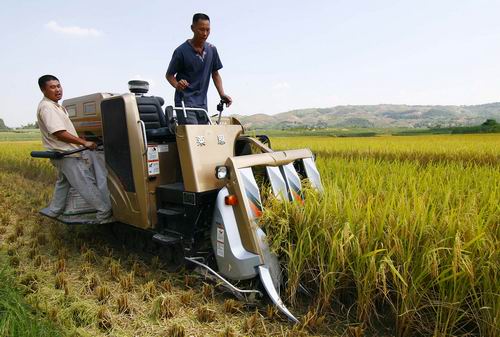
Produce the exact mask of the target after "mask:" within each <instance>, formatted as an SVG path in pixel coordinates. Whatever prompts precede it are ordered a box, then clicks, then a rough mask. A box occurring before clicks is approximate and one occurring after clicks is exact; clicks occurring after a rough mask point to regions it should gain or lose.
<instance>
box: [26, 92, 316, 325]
mask: <svg viewBox="0 0 500 337" xmlns="http://www.w3.org/2000/svg"><path fill="white" fill-rule="evenodd" d="M129 84H130V83H129ZM134 84H135V87H134V86H132V88H131V91H133V92H132V93H126V94H121V95H115V94H108V93H96V94H92V95H86V96H81V97H76V98H72V99H68V100H65V101H64V102H63V105H64V106H65V108H66V109H67V111H68V114H69V116H70V118H71V120H72V122H73V124H74V125H75V128H76V130H77V132H78V133H79V136H82V137H85V138H86V139H89V140H95V141H99V142H102V144H103V151H102V152H101V153H100V155H101V156H102V157H104V158H103V160H104V161H105V164H106V169H107V181H108V188H109V191H110V197H111V203H112V208H113V218H114V220H116V223H115V224H113V225H112V226H114V228H117V230H118V231H120V227H119V226H120V224H127V225H129V226H132V227H135V228H137V229H139V230H141V231H142V232H143V233H146V235H147V236H149V237H150V238H151V240H152V241H153V242H154V243H155V244H157V245H159V246H160V247H164V248H165V249H168V250H169V251H172V249H176V250H177V251H179V250H180V254H181V255H182V256H183V257H184V259H185V260H186V261H189V262H190V263H193V264H196V265H198V266H200V267H202V268H204V269H205V270H206V271H208V272H209V273H210V274H212V275H214V276H215V277H216V278H218V279H220V280H221V281H222V282H223V283H225V284H226V285H227V286H228V287H229V288H230V289H232V290H233V291H234V292H235V293H239V294H240V295H243V296H244V295H247V294H255V293H259V291H258V290H241V289H238V288H237V287H236V286H234V285H233V284H232V283H231V281H240V280H250V279H254V278H257V277H260V281H261V284H262V286H263V288H264V289H265V292H267V294H268V295H269V297H270V298H271V300H272V301H273V302H274V304H275V305H276V306H277V307H278V308H279V310H280V311H281V312H283V313H284V314H285V315H286V316H287V317H288V318H289V319H290V320H291V321H293V322H297V319H296V318H295V316H294V315H293V314H291V313H290V312H289V311H288V309H287V308H286V306H285V305H284V304H283V302H282V300H281V298H280V295H279V291H280V288H281V282H282V276H281V274H282V273H281V266H280V263H279V261H278V258H277V257H276V256H275V255H274V254H273V253H272V252H271V251H270V250H269V246H268V244H267V241H266V235H265V233H264V231H263V230H262V229H261V228H260V226H259V224H258V218H259V216H260V215H261V213H262V201H261V196H260V192H259V185H258V184H257V181H256V179H255V176H254V173H257V171H258V172H260V173H259V174H263V176H264V178H265V180H266V182H267V183H268V184H267V186H270V188H271V190H272V193H273V194H274V196H275V197H277V198H282V199H288V200H297V199H301V198H302V192H301V180H302V179H308V180H309V182H310V184H311V185H312V186H313V187H314V188H316V189H318V190H320V191H321V189H322V186H321V180H320V177H319V173H318V170H317V168H316V166H315V161H314V156H313V154H312V152H311V151H310V150H308V149H299V150H288V151H276V152H275V151H273V150H272V149H271V148H270V146H268V145H270V144H269V139H268V138H267V137H266V136H256V137H249V136H247V135H245V134H244V129H243V126H242V125H241V124H240V123H239V121H238V120H237V119H235V118H232V117H229V118H221V114H222V108H221V107H222V103H223V102H221V104H219V107H218V109H219V116H218V118H217V121H216V122H212V121H211V120H210V117H208V113H207V112H206V111H205V110H203V109H191V108H187V107H185V106H184V104H182V107H174V108H172V107H167V108H166V109H165V113H164V112H163V109H162V108H161V106H162V105H163V100H162V99H161V98H159V97H154V96H145V95H144V94H145V93H146V92H147V90H144V86H141V83H140V82H135V83H134ZM194 110H196V111H198V113H199V112H202V113H204V114H206V117H207V118H208V121H209V124H203V125H190V124H181V123H179V121H185V120H186V117H187V114H188V113H189V112H190V111H194ZM174 112H177V118H176V117H175V116H174ZM62 155H64V154H62ZM34 156H42V157H44V155H43V154H42V155H40V153H38V154H36V153H35V154H34ZM45 157H47V158H48V157H51V158H55V157H54V153H52V154H47V155H46V156H45ZM294 164H295V166H294ZM256 167H258V168H259V170H256V169H255V168H256ZM296 168H298V170H297V169H296ZM72 197H73V198H78V197H79V196H78V195H72ZM80 198H81V197H80ZM69 203H70V202H69ZM73 204H74V203H73ZM80 204H82V202H80ZM83 204H84V202H83ZM85 211H88V209H86V208H85V207H82V208H81V212H79V210H78V209H76V210H75V209H71V210H70V212H67V214H65V215H63V216H61V217H60V218H59V219H58V220H60V221H62V222H64V223H67V224H76V223H86V221H87V220H84V219H83V218H82V217H84V216H82V215H81V214H80V213H83V212H85ZM91 222H92V221H91ZM230 280H231V281H230Z"/></svg>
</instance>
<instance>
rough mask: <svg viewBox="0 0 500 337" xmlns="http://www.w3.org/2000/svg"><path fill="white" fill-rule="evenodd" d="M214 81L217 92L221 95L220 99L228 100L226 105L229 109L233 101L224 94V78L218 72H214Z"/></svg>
mask: <svg viewBox="0 0 500 337" xmlns="http://www.w3.org/2000/svg"><path fill="white" fill-rule="evenodd" d="M212 80H213V81H214V84H215V88H217V92H218V93H219V96H220V98H223V99H225V100H226V102H227V103H226V105H227V106H228V107H229V106H230V105H231V103H233V99H232V98H231V97H229V96H228V95H226V94H225V93H224V88H223V86H222V77H221V76H220V74H219V71H218V70H215V71H214V72H212Z"/></svg>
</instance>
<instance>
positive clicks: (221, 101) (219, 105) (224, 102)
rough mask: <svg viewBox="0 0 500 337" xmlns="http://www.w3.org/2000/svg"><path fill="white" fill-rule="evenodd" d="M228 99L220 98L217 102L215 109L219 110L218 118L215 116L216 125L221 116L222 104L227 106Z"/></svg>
mask: <svg viewBox="0 0 500 337" xmlns="http://www.w3.org/2000/svg"><path fill="white" fill-rule="evenodd" d="M227 103H228V100H227V99H226V98H225V97H222V98H221V99H220V102H219V104H217V111H219V118H217V125H219V124H220V119H221V117H222V111H223V110H224V104H226V106H227Z"/></svg>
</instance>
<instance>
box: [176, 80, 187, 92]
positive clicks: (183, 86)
mask: <svg viewBox="0 0 500 337" xmlns="http://www.w3.org/2000/svg"><path fill="white" fill-rule="evenodd" d="M187 87H189V82H188V81H186V80H180V81H178V82H177V84H176V85H175V89H177V90H179V91H182V90H184V89H186V88H187Z"/></svg>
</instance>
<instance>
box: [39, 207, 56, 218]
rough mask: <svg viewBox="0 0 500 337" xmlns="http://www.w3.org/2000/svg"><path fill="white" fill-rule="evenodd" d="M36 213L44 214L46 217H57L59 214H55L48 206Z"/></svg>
mask: <svg viewBox="0 0 500 337" xmlns="http://www.w3.org/2000/svg"><path fill="white" fill-rule="evenodd" d="M38 213H40V214H41V215H45V216H46V217H49V218H51V219H57V217H58V216H59V215H61V214H57V213H54V212H52V211H51V210H50V209H49V208H48V207H45V208H43V209H41V210H40V211H39V212H38Z"/></svg>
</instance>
